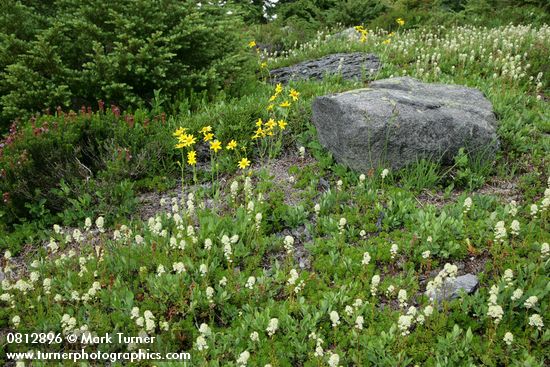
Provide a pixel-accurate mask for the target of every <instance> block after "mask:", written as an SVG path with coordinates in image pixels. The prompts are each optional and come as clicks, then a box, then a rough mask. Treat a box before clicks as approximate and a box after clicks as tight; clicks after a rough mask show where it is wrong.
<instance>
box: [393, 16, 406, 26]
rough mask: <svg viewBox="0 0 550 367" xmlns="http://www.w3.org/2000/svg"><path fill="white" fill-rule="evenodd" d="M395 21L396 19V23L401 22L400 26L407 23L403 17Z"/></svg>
mask: <svg viewBox="0 0 550 367" xmlns="http://www.w3.org/2000/svg"><path fill="white" fill-rule="evenodd" d="M395 21H396V23H397V24H399V25H400V26H402V25H404V24H405V21H404V20H403V19H402V18H397V19H396V20H395Z"/></svg>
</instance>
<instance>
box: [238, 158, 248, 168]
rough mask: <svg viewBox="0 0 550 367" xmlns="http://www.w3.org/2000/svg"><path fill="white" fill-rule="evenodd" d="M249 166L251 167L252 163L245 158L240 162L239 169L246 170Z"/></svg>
mask: <svg viewBox="0 0 550 367" xmlns="http://www.w3.org/2000/svg"><path fill="white" fill-rule="evenodd" d="M248 166H250V161H249V160H248V159H247V158H243V159H241V160H240V161H239V168H240V169H245V168H246V167H248Z"/></svg>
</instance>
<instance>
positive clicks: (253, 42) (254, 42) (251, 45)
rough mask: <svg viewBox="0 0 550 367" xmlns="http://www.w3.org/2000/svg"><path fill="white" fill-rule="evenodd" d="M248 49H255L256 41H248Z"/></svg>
mask: <svg viewBox="0 0 550 367" xmlns="http://www.w3.org/2000/svg"><path fill="white" fill-rule="evenodd" d="M248 47H250V48H252V47H256V41H250V42H248Z"/></svg>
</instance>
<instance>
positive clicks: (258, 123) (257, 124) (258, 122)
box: [256, 118, 264, 127]
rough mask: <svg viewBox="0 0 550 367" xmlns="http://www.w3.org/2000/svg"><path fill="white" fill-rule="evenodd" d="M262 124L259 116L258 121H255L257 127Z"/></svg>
mask: <svg viewBox="0 0 550 367" xmlns="http://www.w3.org/2000/svg"><path fill="white" fill-rule="evenodd" d="M263 124H264V122H263V121H262V119H261V118H259V119H258V121H256V126H257V127H262V125H263Z"/></svg>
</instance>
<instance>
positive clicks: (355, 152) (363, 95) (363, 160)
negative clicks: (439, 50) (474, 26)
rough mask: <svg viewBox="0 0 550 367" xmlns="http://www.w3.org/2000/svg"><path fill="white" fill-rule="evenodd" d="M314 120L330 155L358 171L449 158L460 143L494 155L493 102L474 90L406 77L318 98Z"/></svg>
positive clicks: (473, 150) (490, 156) (475, 151)
mask: <svg viewBox="0 0 550 367" xmlns="http://www.w3.org/2000/svg"><path fill="white" fill-rule="evenodd" d="M313 123H314V124H315V126H316V127H317V133H318V137H319V141H320V142H321V144H322V145H323V146H324V147H325V148H327V149H328V150H330V151H331V152H332V153H333V155H334V157H335V159H336V160H337V161H339V162H341V163H343V164H345V165H347V166H348V167H350V168H352V169H355V170H358V171H361V172H367V171H368V170H369V169H371V168H376V167H388V168H389V167H391V168H393V169H399V168H402V167H404V166H406V165H408V164H410V163H413V162H415V161H417V160H419V159H423V158H424V159H431V160H441V161H443V162H451V161H452V158H453V157H454V156H455V155H456V154H457V152H458V151H459V149H460V148H461V147H464V148H465V149H466V150H467V152H469V153H471V154H476V155H478V156H481V157H482V158H484V159H493V158H494V155H495V152H496V151H497V150H498V146H499V144H498V139H497V135H496V125H497V121H496V118H495V115H494V113H493V108H492V105H491V103H490V102H489V101H488V100H487V99H486V98H485V97H484V96H483V94H482V93H481V92H480V91H479V90H477V89H473V88H468V87H465V86H460V85H452V84H430V83H422V82H420V81H418V80H415V79H412V78H409V77H401V78H391V79H383V80H378V81H375V82H373V83H371V84H370V85H369V87H368V88H363V89H357V90H351V91H348V92H344V93H339V94H333V95H327V96H323V97H319V98H317V99H316V100H315V101H314V102H313Z"/></svg>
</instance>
